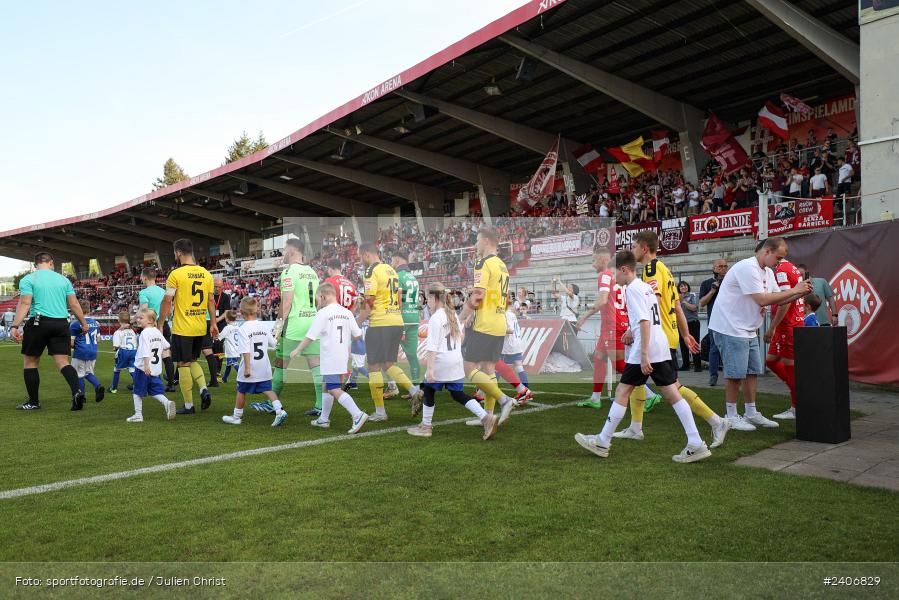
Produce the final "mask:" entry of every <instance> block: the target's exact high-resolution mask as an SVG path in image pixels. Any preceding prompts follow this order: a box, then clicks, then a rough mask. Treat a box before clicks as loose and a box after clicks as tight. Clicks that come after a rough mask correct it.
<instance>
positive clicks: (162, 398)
mask: <svg viewBox="0 0 899 600" xmlns="http://www.w3.org/2000/svg"><path fill="white" fill-rule="evenodd" d="M153 397H154V398H156V399H157V400H159V403H160V404H162V405H163V406H165V405H166V403H167V402H168V401H169V399H168V398H166V397H165V395H164V394H156V395H155V396H153Z"/></svg>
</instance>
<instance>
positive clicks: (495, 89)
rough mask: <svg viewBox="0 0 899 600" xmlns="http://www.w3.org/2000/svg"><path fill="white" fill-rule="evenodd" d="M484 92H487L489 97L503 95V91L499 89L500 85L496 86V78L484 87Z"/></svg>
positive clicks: (491, 79)
mask: <svg viewBox="0 0 899 600" xmlns="http://www.w3.org/2000/svg"><path fill="white" fill-rule="evenodd" d="M484 92H486V94H487V95H488V96H502V95H503V91H502V90H501V89H499V86H498V85H496V77H491V78H490V83H488V84H487V85H485V86H484Z"/></svg>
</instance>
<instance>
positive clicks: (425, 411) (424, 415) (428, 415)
mask: <svg viewBox="0 0 899 600" xmlns="http://www.w3.org/2000/svg"><path fill="white" fill-rule="evenodd" d="M433 418H434V407H433V406H422V407H421V424H422V425H430V424H431V420H432V419H433Z"/></svg>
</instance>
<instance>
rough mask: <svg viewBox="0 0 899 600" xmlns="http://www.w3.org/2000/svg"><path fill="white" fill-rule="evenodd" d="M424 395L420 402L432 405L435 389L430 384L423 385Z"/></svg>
mask: <svg viewBox="0 0 899 600" xmlns="http://www.w3.org/2000/svg"><path fill="white" fill-rule="evenodd" d="M424 389H425V397H424V398H423V399H422V401H421V403H422V404H424V405H425V406H434V395H435V394H436V391H435V390H434V388H432V387H431V386H429V385H427V386H425V388H424Z"/></svg>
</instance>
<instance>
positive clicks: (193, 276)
mask: <svg viewBox="0 0 899 600" xmlns="http://www.w3.org/2000/svg"><path fill="white" fill-rule="evenodd" d="M206 277H207V274H206V273H205V272H203V273H188V274H187V278H188V279H206Z"/></svg>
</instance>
